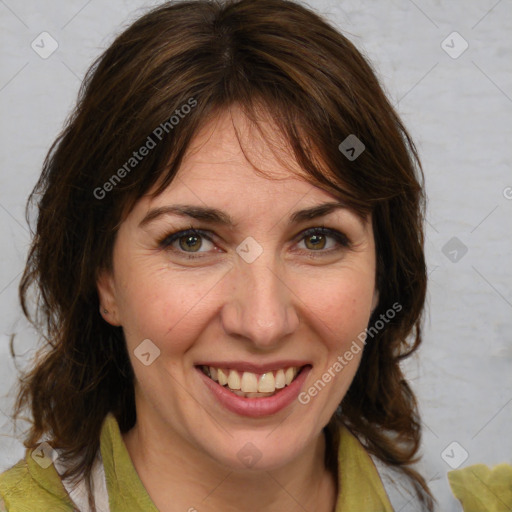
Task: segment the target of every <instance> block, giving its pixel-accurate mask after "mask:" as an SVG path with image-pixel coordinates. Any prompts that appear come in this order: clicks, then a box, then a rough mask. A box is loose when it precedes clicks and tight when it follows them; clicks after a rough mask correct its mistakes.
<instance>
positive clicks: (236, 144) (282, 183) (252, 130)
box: [162, 106, 334, 202]
mask: <svg viewBox="0 0 512 512" xmlns="http://www.w3.org/2000/svg"><path fill="white" fill-rule="evenodd" d="M260 130H261V131H260ZM305 177H306V173H305V171H304V170H303V169H301V168H300V166H299V165H298V163H297V162H296V160H295V157H294V155H293V152H292V151H291V149H290V148H289V147H288V144H287V142H286V141H285V140H284V139H283V137H282V134H281V132H280V131H279V129H278V128H277V127H276V126H275V125H274V124H273V123H272V121H271V120H270V119H269V118H268V116H265V115H264V114H263V115H262V116H261V117H260V118H259V119H258V125H257V126H256V125H254V124H253V123H252V122H251V121H250V120H249V119H248V118H247V117H246V116H245V114H244V113H243V112H242V110H241V109H240V108H238V107H237V106H232V107H230V109H229V110H225V111H222V112H221V113H219V114H218V115H217V116H216V117H215V118H214V119H212V120H211V121H209V122H208V123H206V124H205V125H204V126H203V127H202V128H201V129H200V130H199V131H198V132H197V134H196V135H195V137H194V139H193V140H192V142H191V144H190V146H189V148H188V150H187V152H186V154H185V156H184V158H183V160H182V162H181V165H180V168H179V170H178V172H177V175H176V177H175V179H174V180H173V182H172V183H171V184H170V186H169V187H168V188H167V189H166V190H165V191H164V192H163V194H162V195H163V196H165V195H173V196H174V195H175V194H177V195H181V194H183V193H185V191H184V189H188V191H187V193H186V195H187V196H188V195H190V194H194V192H195V193H196V194H197V196H198V197H197V198H196V199H203V198H206V197H208V198H209V199H220V198H221V196H223V195H227V197H228V198H231V199H232V200H233V199H235V197H234V195H235V194H236V199H241V198H246V199H247V200H251V201H252V202H256V201H259V202H261V201H263V200H264V199H265V198H267V200H269V199H271V200H272V201H275V200H278V199H279V200H281V201H286V200H287V199H288V200H291V201H297V196H298V197H301V196H304V195H306V194H307V195H308V196H309V197H310V199H314V198H315V197H316V198H318V199H334V196H333V195H332V194H329V193H328V192H326V191H324V190H322V189H319V188H318V187H314V186H313V185H312V184H311V183H308V182H307V181H306V179H305Z"/></svg>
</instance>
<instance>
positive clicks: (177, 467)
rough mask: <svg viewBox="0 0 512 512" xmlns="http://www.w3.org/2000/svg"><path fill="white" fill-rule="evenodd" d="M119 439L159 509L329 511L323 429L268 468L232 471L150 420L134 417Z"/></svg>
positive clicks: (331, 495) (331, 486)
mask: <svg viewBox="0 0 512 512" xmlns="http://www.w3.org/2000/svg"><path fill="white" fill-rule="evenodd" d="M123 439H124V442H125V445H126V448H127V450H128V453H129V455H130V457H131V459H132V462H133V464H134V467H135V469H136V471H137V473H138V475H139V478H140V479H141V481H142V483H143V485H144V487H145V488H146V490H147V492H148V494H149V495H150V496H151V499H152V501H153V502H154V504H155V505H156V507H157V508H158V509H159V510H160V511H161V512H168V511H169V512H170V511H171V510H172V511H175V510H184V511H185V510H186V511H194V510H197V511H199V510H200V511H201V512H210V511H211V512H214V511H218V510H223V511H226V512H235V511H236V512H239V511H240V510H244V511H246V512H256V511H257V512H259V511H260V510H265V511H266V512H278V511H279V512H283V511H288V510H289V511H295V510H315V511H318V512H333V511H334V508H335V503H336V495H337V483H336V479H335V476H334V475H333V474H332V473H331V472H330V471H329V470H328V469H327V468H326V467H325V463H324V460H325V450H326V440H325V436H324V434H323V433H320V435H319V436H318V438H317V439H315V440H314V441H313V442H312V443H310V445H308V446H307V448H306V450H304V451H303V452H302V453H301V454H299V455H298V456H297V457H296V458H295V459H294V460H293V461H291V462H290V463H288V464H286V465H285V466H283V467H281V468H278V469H274V470H271V471H265V470H260V471H256V470H244V471H233V470H231V469H229V468H227V467H226V466H223V465H221V464H219V463H218V462H216V461H214V460H212V459H211V458H210V457H208V456H207V455H205V454H204V453H198V451H197V449H196V448H195V447H193V446H191V445H190V444H189V443H188V442H187V441H186V440H184V439H183V438H181V436H179V435H178V434H177V433H175V432H170V431H169V429H168V428H164V426H163V425H162V426H159V425H158V423H155V422H144V421H141V420H140V419H138V421H137V424H136V425H135V426H134V427H133V429H131V430H130V431H129V432H127V433H125V434H123Z"/></svg>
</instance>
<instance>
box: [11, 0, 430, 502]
mask: <svg viewBox="0 0 512 512" xmlns="http://www.w3.org/2000/svg"><path fill="white" fill-rule="evenodd" d="M191 98H192V99H193V100H194V101H196V102H197V104H196V105H195V106H194V108H193V109H191V111H190V112H189V113H188V114H187V115H186V116H183V118H181V117H180V120H179V124H177V125H174V124H173V125H172V128H171V124H169V119H170V118H171V116H172V115H173V114H174V113H175V111H176V109H179V108H180V107H181V106H182V105H184V104H187V103H188V102H190V100H191ZM235 103H236V104H238V105H240V106H241V107H242V108H243V110H244V112H245V113H246V115H247V116H248V117H249V118H250V119H251V120H252V121H253V122H254V123H255V125H256V126H257V125H258V116H257V115H256V113H257V111H259V107H261V106H263V107H264V108H266V111H267V112H268V113H269V115H271V117H272V120H273V122H274V123H275V125H276V126H277V127H278V129H279V130H280V132H281V133H282V135H283V137H284V140H286V142H287V143H288V145H289V149H290V150H291V153H292V154H293V156H294V157H295V159H296V161H297V162H298V163H299V164H300V167H301V168H302V169H303V170H304V173H305V175H306V176H307V179H308V180H309V181H310V182H311V183H312V184H314V185H316V186H319V187H322V188H324V189H326V190H328V191H331V192H333V193H335V194H336V195H337V196H338V197H339V198H340V199H341V200H343V201H344V202H345V203H346V204H347V205H348V206H349V207H350V208H352V209H353V210H354V211H356V212H358V213H359V214H360V215H362V216H367V215H368V214H370V213H371V214H372V222H373V229H374V236H375V243H376V254H377V276H376V279H377V287H378V289H379V303H378V306H377V309H376V310H375V311H374V312H373V314H372V317H371V319H370V324H373V323H374V322H375V321H376V320H377V319H378V318H380V316H381V315H382V314H384V313H385V312H386V311H387V310H388V309H389V308H390V307H391V306H392V304H394V303H396V302H398V303H399V304H400V305H401V306H402V310H401V312H400V314H399V315H397V317H396V318H394V319H393V320H391V321H389V323H387V325H386V327H385V328H384V329H382V330H380V331H379V332H378V333H377V334H376V335H375V336H374V337H373V338H372V339H371V340H370V341H369V342H368V343H367V345H366V347H365V349H364V352H363V355H362V360H361V364H360V367H359V369H358V371H357V374H356V376H355V378H354V381H353V383H352V385H351V387H350V389H349V391H348V393H347V394H346V396H345V398H344V399H343V402H342V411H341V414H335V415H334V416H333V418H332V419H331V421H330V423H329V425H328V426H327V428H326V432H327V434H328V435H329V439H330V441H331V443H330V448H331V449H330V451H329V453H328V456H327V459H326V463H327V464H328V465H330V466H331V467H332V468H333V469H335V464H336V462H335V458H336V455H335V454H336V443H337V438H336V432H337V431H338V429H339V425H340V424H342V423H343V424H345V425H346V426H347V427H348V428H350V430H351V431H352V432H353V433H354V434H356V435H357V436H358V437H359V439H360V440H361V442H362V443H363V444H364V445H365V447H366V448H367V450H368V451H369V452H370V453H372V454H374V455H375V456H377V457H378V458H380V459H381V460H382V461H384V462H385V463H387V464H389V465H391V466H394V467H396V468H398V469H399V470H400V471H402V472H403V473H405V475H406V476H407V477H408V478H409V479H410V481H411V482H412V483H413V484H414V486H415V488H416V490H417V492H418V495H419V497H420V499H421V501H422V502H423V503H424V505H425V507H426V508H427V509H428V510H432V507H433V505H432V498H431V495H430V492H429V490H428V487H427V485H426V483H425V481H424V479H423V478H422V477H421V476H420V475H419V474H418V473H417V472H416V471H414V469H413V468H412V467H411V464H412V462H414V461H415V460H416V457H417V452H418V448H419V445H420V435H421V424H420V420H419V415H418V410H417V404H416V400H415V397H414V394H413V392H412V390H411V388H410V387H409V384H408V383H407V381H406V380H405V378H404V376H403V374H402V371H401V369H400V362H401V360H402V359H403V358H405V357H407V356H408V355H410V354H411V353H412V352H414V351H415V350H416V348H417V347H418V345H419V344H420V342H421V323H422V315H423V306H424V300H425V291H426V270H425V260H424V252H423V216H424V196H423V174H422V170H421V165H420V162H419V159H418V155H417V152H416V149H415V147H414V144H413V142H412V141H411V138H410V137H409V135H408V133H407V131H406V130H405V128H404V126H403V125H402V123H401V121H400V119H399V117H398V115H397V114H396V112H395V110H394V109H393V107H392V105H391V104H390V103H389V101H388V100H387V98H386V96H385V94H384V93H383V91H382V89H381V87H380V85H379V83H378V80H377V78H376V76H375V74H374V72H373V71H372V69H371V66H370V65H369V63H368V62H367V61H366V59H365V58H364V57H363V56H362V55H361V53H359V51H357V49H356V48H355V47H354V46H353V44H352V43H350V42H349V40H348V39H347V38H345V37H344V36H343V35H341V34H340V33H339V32H338V31H337V30H336V29H334V28H333V27H332V26H330V25H329V24H328V23H327V22H326V21H325V20H323V19H322V18H321V17H319V16H318V15H317V14H315V13H314V12H312V11H311V10H309V9H307V8H305V7H303V6H301V5H299V4H297V3H295V2H292V1H287V0H240V1H239V0H227V1H221V0H216V1H208V0H192V1H179V2H171V3H165V4H163V5H162V6H160V7H158V8H156V9H154V10H153V11H151V12H149V13H148V14H146V15H144V16H143V17H142V18H140V19H139V20H137V21H136V22H135V23H133V24H132V25H131V26H130V27H129V28H128V29H127V30H126V31H124V32H123V33H122V34H120V35H119V36H118V37H117V38H116V39H115V41H114V42H113V44H112V45H111V46H110V47H109V48H108V49H107V50H106V51H105V53H104V54H103V55H101V56H100V57H99V58H98V59H97V60H96V62H95V63H94V64H93V65H92V67H91V68H90V70H89V71H88V73H87V75H86V77H85V79H84V81H83V84H82V87H81V90H80V94H79V100H78V104H77V107H76V109H75V110H74V112H73V114H72V116H71V117H70V119H69V120H68V122H67V125H66V127H65V129H64V130H63V132H62V133H61V134H60V135H59V137H58V138H57V140H56V141H55V142H54V144H53V145H52V147H51V149H50V151H49V153H48V155H47V157H46V159H45V162H44V166H43V171H42V174H41V176H40V178H39V181H38V183H37V184H36V186H35V188H34V190H33V192H32V194H31V196H30V198H29V203H28V205H27V212H28V206H29V205H31V204H33V203H34V202H36V201H37V208H38V219H37V226H36V229H35V233H34V238H33V242H32V245H31V248H30V252H29V257H28V261H27V265H26V268H25V272H24V274H23V277H22V280H21V284H20V299H21V304H22V307H23V311H24V313H25V315H26V316H27V317H28V318H29V320H31V321H32V322H33V323H34V324H35V325H36V326H37V327H38V329H39V331H40V332H41V335H42V340H43V348H42V350H41V351H40V352H39V354H38V358H37V359H36V361H35V364H34V366H33V368H32V369H31V370H30V371H28V372H27V373H25V375H23V377H22V378H21V379H20V391H19V394H18V400H17V403H16V408H15V417H17V416H18V415H19V413H20V411H21V410H22V409H23V408H25V407H28V408H29V409H30V411H31V415H32V417H33V423H32V426H31V428H30V430H29V432H28V434H27V438H26V439H25V442H24V444H25V446H26V447H27V448H34V447H35V446H37V443H38V441H39V440H40V438H41V436H42V435H43V434H48V433H51V438H50V439H51V441H50V442H51V444H52V446H53V447H54V448H59V449H61V450H62V453H63V454H64V455H63V457H64V459H68V460H71V459H73V458H74V460H75V462H74V463H73V464H72V465H71V466H70V468H69V470H68V471H67V472H66V474H65V475H66V476H72V477H76V478H78V477H84V478H85V479H86V483H87V486H88V489H89V491H91V487H90V485H91V479H90V475H91V468H92V464H93V461H94V458H95V455H96V453H97V450H98V449H99V434H100V429H101V426H102V423H103V420H104V419H105V416H106V415H107V414H108V413H109V412H112V413H113V414H114V415H115V417H116V419H117V421H118V423H119V427H120V429H121V431H122V432H126V431H128V430H129V429H130V428H131V427H133V425H134V423H135V420H136V412H135V401H134V373H133V370H132V367H131V365H130V360H129V356H128V353H127V349H126V344H125V341H124V337H123V332H122V328H119V327H113V326H111V325H109V324H108V323H106V322H105V321H104V320H103V319H102V317H101V315H100V313H99V300H98V294H97V289H96V280H97V277H98V274H99V271H100V270H102V269H107V270H108V269H111V268H112V250H113V245H114V242H115V238H116V232H117V230H118V227H119V225H120V223H122V221H123V219H124V218H125V217H126V215H127V213H128V212H129V211H130V210H131V208H132V207H133V205H134V204H135V203H136V202H137V200H139V199H140V198H141V197H142V196H143V195H144V194H146V193H148V191H150V189H152V188H154V187H156V192H155V194H158V193H160V192H161V191H163V190H164V189H165V187H167V186H168V185H169V183H170V182H171V181H172V179H173V177H174V176H175V174H176V172H177V170H178V168H179V166H180V162H181V161H182V159H183V156H184V154H185V152H186V150H187V148H188V146H189V144H190V142H191V140H192V139H193V137H194V135H195V134H196V133H197V132H198V130H199V129H200V127H201V126H203V125H204V123H206V122H207V121H208V120H211V119H212V118H213V117H214V116H215V115H217V114H219V113H220V112H222V111H225V110H226V109H227V108H229V107H230V106H231V105H233V104H235ZM165 122H168V124H167V125H165V126H167V130H164V131H163V134H162V137H161V140H159V141H158V143H157V144H156V147H154V148H153V149H152V150H151V151H150V152H149V154H147V156H145V157H144V159H141V161H138V162H137V165H136V166H133V167H134V168H133V169H131V170H130V172H125V173H122V172H121V175H122V179H119V180H117V179H115V180H113V178H112V177H113V175H114V174H117V177H119V176H120V174H119V171H118V170H119V169H120V168H122V166H123V165H124V164H125V163H126V162H127V161H129V159H130V157H131V156H132V154H133V151H134V150H137V149H138V148H140V147H141V146H142V145H143V144H144V143H145V141H147V138H148V136H150V135H151V134H154V131H155V129H156V128H157V127H159V126H162V125H163V123H165ZM350 134H353V135H356V136H357V138H358V139H359V140H360V141H362V142H363V143H364V145H365V150H364V152H363V153H362V154H361V155H360V156H359V157H358V158H356V159H355V160H352V161H350V160H349V159H347V158H346V155H345V154H343V153H342V152H341V151H340V149H339V148H338V146H339V144H340V143H341V142H342V141H343V140H345V139H346V137H347V136H349V135H350ZM125 170H126V168H125ZM107 182H108V183H110V184H111V186H108V185H107V186H106V187H105V186H104V184H105V183H107ZM100 189H101V190H103V191H105V190H107V189H108V193H107V192H106V193H103V192H98V190H100ZM95 191H96V192H95ZM99 196H101V197H99ZM27 219H29V214H28V213H27ZM32 288H35V289H36V291H37V292H38V293H37V301H36V304H35V311H33V312H31V311H30V305H29V302H30V300H29V291H30V290H31V289H32ZM89 500H90V502H91V506H92V507H93V509H94V505H93V498H92V493H91V492H89Z"/></svg>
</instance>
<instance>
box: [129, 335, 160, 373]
mask: <svg viewBox="0 0 512 512" xmlns="http://www.w3.org/2000/svg"><path fill="white" fill-rule="evenodd" d="M133 353H134V355H135V357H136V358H137V359H138V360H139V361H140V362H141V363H142V364H143V365H144V366H149V365H151V364H153V362H154V361H155V359H156V358H157V357H159V356H160V349H159V348H158V347H157V346H156V345H155V344H154V343H153V342H152V341H151V340H150V339H145V340H144V341H143V342H142V343H140V344H139V345H138V346H137V348H136V349H135V350H134V351H133Z"/></svg>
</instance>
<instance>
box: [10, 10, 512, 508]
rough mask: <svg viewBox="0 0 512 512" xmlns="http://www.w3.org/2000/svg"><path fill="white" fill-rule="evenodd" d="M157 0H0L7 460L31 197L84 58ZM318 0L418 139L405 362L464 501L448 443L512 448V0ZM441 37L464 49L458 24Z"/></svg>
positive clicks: (433, 481) (431, 451) (438, 482)
mask: <svg viewBox="0 0 512 512" xmlns="http://www.w3.org/2000/svg"><path fill="white" fill-rule="evenodd" d="M153 4H154V3H152V2H143V1H136V0H130V1H128V0H125V1H122V0H110V1H108V2H100V1H99V0H92V1H89V2H87V1H85V0H71V1H63V0H59V1H57V0H55V1H49V0H46V1H37V2H36V1H35V0H32V1H29V0H18V1H14V0H6V1H3V0H0V38H1V39H0V51H1V72H0V109H1V117H0V119H1V124H0V239H1V241H2V250H1V258H2V260H1V261H2V264H1V266H0V394H1V396H0V471H2V470H4V469H6V468H7V467H9V466H10V465H12V464H14V463H15V462H16V461H17V460H19V458H21V457H22V456H23V453H24V449H23V447H22V445H21V443H20V441H19V440H17V439H16V438H15V437H14V434H13V430H12V421H11V420H10V419H9V416H8V413H9V412H10V407H11V404H12V396H13V393H14V389H13V387H12V386H13V385H14V384H15V381H16V369H15V366H14V363H13V361H12V358H11V357H10V355H9V348H8V342H9V336H10V334H12V333H14V332H15V333H18V336H17V339H16V344H15V348H16V352H17V354H18V355H20V356H22V357H21V361H20V362H19V363H18V364H22V361H23V359H25V360H26V359H27V357H28V356H30V354H31V353H32V351H33V348H34V346H35V343H36V336H35V334H34V333H33V332H32V331H31V330H30V328H29V327H27V325H26V322H25V321H24V320H23V319H22V316H21V312H20V308H19V306H18V300H17V285H18V283H19V279H20V273H21V271H22V269H23V266H24V261H25V257H26V253H27V247H28V244H29V240H30V237H29V232H28V229H27V225H26V223H25V220H24V206H25V201H26V198H27V196H28V194H29V192H30V190H31V189H32V187H33V185H34V184H35V181H36V179H37V177H38V175H39V173H40V170H41V165H42V161H43V158H44V156H45V154H46V152H47V150H48V148H49V146H50V144H51V143H52V141H53V140H54V138H55V137H56V135H57V134H58V132H59V131H60V129H61V128H62V125H63V122H64V120H65V118H66V116H67V115H68V113H69V112H70V110H71V108H72V107H73V105H74V102H75V99H76V95H77V92H78V87H79V85H80V82H81V79H82V77H83V76H84V73H85V70H86V69H87V67H88V66H89V65H90V63H91V62H92V60H93V59H94V58H95V57H96V56H97V55H99V54H100V53H101V51H102V50H103V49H104V48H105V47H106V46H108V44H109V43H110V42H111V41H112V40H113V37H114V35H115V34H117V33H119V31H120V30H122V28H124V27H126V26H127V24H128V23H129V22H130V21H132V20H134V19H135V18H137V17H138V16H139V15H141V14H143V12H144V11H145V8H146V7H148V6H150V5H153ZM309 5H310V6H312V7H313V8H315V9H316V10H318V11H319V12H320V13H323V14H324V15H325V16H326V17H327V18H328V19H329V20H330V21H331V22H332V23H334V24H335V25H336V26H337V27H338V28H339V29H341V30H342V31H343V32H344V33H345V34H346V35H347V36H348V37H349V38H350V39H351V40H352V41H353V42H354V43H355V44H356V46H357V47H358V48H359V49H360V50H362V51H363V52H364V53H365V54H366V55H367V56H368V57H369V59H370V60H371V61H372V63H373V65H374V67H375V69H376V71H377V73H378V76H379V77H380V79H381V80H382V82H383V84H384V86H385V88H386V91H387V92H388V94H389V96H390V98H391V99H392V101H393V103H394V104H395V105H397V106H398V110H399V112H400V114H401V116H402V118H403V120H404V122H405V124H406V126H407V127H408V129H409V130H410V132H411V133H412V135H413V138H414V139H415V140H416V142H417V144H418V147H419V150H420V154H421V157H422V161H423V164H424V168H425V175H426V184H427V194H428V197H429V207H428V225H427V243H426V251H427V258H428V267H429V276H430V281H429V292H428V305H427V321H426V324H425V339H424V344H423V347H422V349H421V350H420V352H419V355H418V357H416V358H414V360H412V361H410V362H409V363H408V364H407V374H408V376H409V378H410V379H411V381H412V384H413V387H414V389H415V391H416V392H417V395H418V397H419V400H420V405H421V411H422V415H423V422H424V444H423V453H424V472H425V475H426V477H427V479H429V480H430V485H431V488H432V490H433V491H434V493H435V495H436V497H437V498H438V500H439V503H440V505H441V509H442V510H445V511H455V510H458V505H457V503H456V501H455V500H454V499H453V498H452V497H451V496H450V490H449V487H448V484H447V480H446V472H447V471H448V470H450V469H451V468H450V467H449V466H448V464H447V463H446V462H445V460H443V458H442V457H441V453H442V452H443V450H444V449H445V448H446V447H447V446H448V445H450V443H452V442H453V441H456V442H457V443H459V445H460V446H461V447H463V449H464V450H466V451H467V452H468V454H469V457H468V458H467V460H466V461H465V462H464V463H463V464H462V466H461V467H464V466H466V465H471V464H476V463H484V464H488V465H490V466H492V465H495V464H497V463H499V462H508V463H511V462H512V460H511V458H512V455H511V454H512V436H510V429H511V427H510V425H511V424H512V378H511V375H512V372H511V363H512V343H511V341H512V270H511V264H510V261H511V258H510V256H511V254H512V242H511V235H512V229H511V228H512V188H507V187H512V172H511V160H512V149H511V148H512V144H511V139H512V137H511V136H512V121H511V120H512V64H511V63H512V48H511V34H512V2H511V1H510V0H501V1H496V0H481V1H462V0H459V1H447V0H445V1H441V0H416V1H415V2H413V1H412V0H387V1H380V2H377V1H368V0H366V1H360V0H357V1H356V0H350V1H335V0H331V1H328V0H311V2H310V3H309ZM43 31H47V32H49V33H50V34H51V36H52V37H53V38H54V39H55V40H56V41H57V42H58V45H59V46H58V49H57V50H56V51H55V53H53V54H52V55H51V56H50V57H49V58H47V59H42V58H41V57H40V56H39V55H38V54H36V52H35V51H34V50H33V49H32V48H31V43H32V41H33V40H34V39H36V37H37V36H38V35H39V34H40V33H41V32H43ZM453 31H457V32H458V33H459V34H460V35H461V36H462V37H463V38H464V40H465V41H467V43H468V44H469V48H468V49H467V50H466V51H465V52H464V53H463V54H462V55H460V56H459V57H458V58H452V57H450V56H449V55H448V54H447V53H446V52H445V51H444V50H443V48H442V46H441V43H442V41H443V40H445V39H446V38H447V36H448V35H449V34H451V33H452V32H453ZM446 44H448V45H449V46H453V48H452V49H451V50H450V51H451V52H452V53H453V52H458V51H460V50H461V49H462V48H463V46H462V44H463V41H462V40H460V39H458V38H457V36H455V37H454V36H450V38H448V40H447V42H446ZM339 142H340V141H336V144H338V143H339ZM453 237H457V239H458V240H459V241H460V242H461V243H462V244H464V245H465V246H466V247H467V249H468V251H467V253H466V254H465V255H463V256H462V257H460V256H461V255H462V252H461V251H460V249H457V251H458V252H456V253H453V252H452V253H451V254H450V253H449V250H452V249H450V246H448V249H445V251H444V252H443V247H445V244H446V243H447V242H448V241H449V240H451V239H452V238H453ZM452 243H453V242H452ZM445 253H447V255H445ZM450 258H452V259H454V258H455V259H457V258H459V259H458V261H457V262H453V261H451V260H450ZM507 262H508V263H507ZM62 278H63V279H66V276H65V275H63V276H62ZM23 426H24V424H23V423H20V427H23ZM448 453H449V454H450V455H451V456H452V458H451V460H450V462H452V464H454V463H455V462H458V461H459V459H460V458H462V455H463V452H462V449H461V448H459V447H458V445H457V446H456V447H455V449H454V451H453V452H452V451H451V448H450V449H449V450H448Z"/></svg>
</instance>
